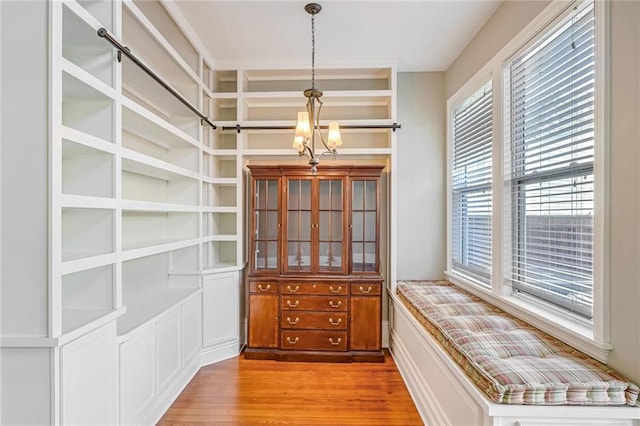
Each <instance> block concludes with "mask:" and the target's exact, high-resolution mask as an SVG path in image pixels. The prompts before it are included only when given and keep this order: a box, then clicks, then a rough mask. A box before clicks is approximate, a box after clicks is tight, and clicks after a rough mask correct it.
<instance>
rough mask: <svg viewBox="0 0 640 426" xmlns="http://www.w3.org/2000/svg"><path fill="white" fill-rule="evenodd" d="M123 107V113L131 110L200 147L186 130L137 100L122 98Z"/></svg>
mask: <svg viewBox="0 0 640 426" xmlns="http://www.w3.org/2000/svg"><path fill="white" fill-rule="evenodd" d="M122 106H123V107H124V108H123V112H125V109H129V110H131V111H132V112H134V113H136V114H138V115H139V116H140V117H141V118H145V119H147V120H148V121H150V122H152V123H153V124H155V125H157V126H159V127H161V128H163V129H164V130H166V131H168V132H171V133H173V134H174V135H175V136H177V137H178V138H180V140H184V141H186V142H188V143H190V144H192V145H193V146H195V147H199V146H200V142H199V141H198V139H197V137H194V136H193V135H190V134H188V133H187V132H185V131H184V130H182V129H180V128H178V127H177V126H175V125H174V124H172V123H170V122H168V121H167V120H165V119H164V118H162V117H161V116H160V115H158V114H155V113H154V112H152V111H150V110H149V109H147V108H145V107H144V106H143V105H142V104H139V103H137V102H136V101H135V100H133V99H131V98H128V97H127V96H126V95H125V96H122ZM126 125H128V124H125V126H126ZM143 126H146V124H143Z"/></svg>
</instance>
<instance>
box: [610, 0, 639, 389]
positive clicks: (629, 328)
mask: <svg viewBox="0 0 640 426" xmlns="http://www.w3.org/2000/svg"><path fill="white" fill-rule="evenodd" d="M639 122H640V2H638V1H635V0H633V1H618V0H616V1H613V2H612V4H611V145H610V149H611V151H610V152H611V185H610V188H611V191H610V193H609V195H610V206H611V207H610V208H611V210H610V226H611V234H610V235H611V256H610V258H611V264H610V266H611V272H610V277H611V283H610V286H611V292H610V297H611V304H610V306H611V343H612V344H613V346H614V350H613V352H611V354H610V355H609V365H611V366H612V367H614V368H615V369H617V370H619V371H620V372H621V373H623V374H626V375H627V376H629V377H630V378H631V379H633V380H634V381H635V382H636V383H640V201H639V200H640V197H639V195H640V192H639V191H640V171H639V170H640V167H638V164H639V163H640V125H639V124H638V123H639Z"/></svg>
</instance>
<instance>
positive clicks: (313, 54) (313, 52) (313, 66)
mask: <svg viewBox="0 0 640 426" xmlns="http://www.w3.org/2000/svg"><path fill="white" fill-rule="evenodd" d="M311 88H312V89H315V88H316V15H315V13H312V14H311Z"/></svg>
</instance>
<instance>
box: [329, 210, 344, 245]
mask: <svg viewBox="0 0 640 426" xmlns="http://www.w3.org/2000/svg"><path fill="white" fill-rule="evenodd" d="M331 239H332V240H333V241H342V212H341V211H338V212H336V211H334V212H331Z"/></svg>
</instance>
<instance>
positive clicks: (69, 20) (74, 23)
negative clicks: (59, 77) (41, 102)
mask: <svg viewBox="0 0 640 426" xmlns="http://www.w3.org/2000/svg"><path fill="white" fill-rule="evenodd" d="M78 13H80V14H81V15H82V16H80V15H79V14H78ZM100 27H102V25H100V24H99V23H98V22H97V21H96V20H95V19H94V18H93V17H92V16H91V15H89V14H88V13H86V12H84V10H83V9H82V8H79V7H76V4H74V3H71V2H67V3H64V6H63V7H62V56H63V59H62V61H63V62H62V66H63V69H65V67H66V69H67V70H68V71H69V70H70V68H69V67H68V65H66V64H65V62H69V61H70V62H72V63H73V64H74V67H78V69H82V72H83V73H87V74H89V75H91V78H92V79H96V80H97V81H99V82H100V84H104V85H106V86H108V87H110V88H111V87H113V84H114V65H113V64H114V60H115V58H116V54H115V52H114V50H113V48H112V47H111V45H110V44H109V43H107V42H106V40H103V39H102V38H100V37H98V36H97V35H96V31H97V30H98V28H100ZM69 72H72V71H69ZM78 75H80V74H78ZM85 81H87V80H85Z"/></svg>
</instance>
